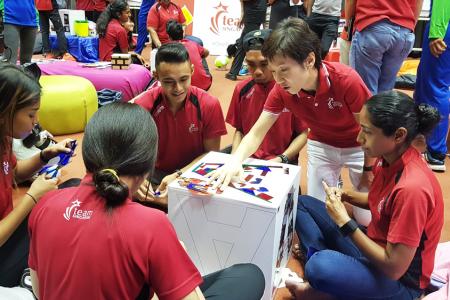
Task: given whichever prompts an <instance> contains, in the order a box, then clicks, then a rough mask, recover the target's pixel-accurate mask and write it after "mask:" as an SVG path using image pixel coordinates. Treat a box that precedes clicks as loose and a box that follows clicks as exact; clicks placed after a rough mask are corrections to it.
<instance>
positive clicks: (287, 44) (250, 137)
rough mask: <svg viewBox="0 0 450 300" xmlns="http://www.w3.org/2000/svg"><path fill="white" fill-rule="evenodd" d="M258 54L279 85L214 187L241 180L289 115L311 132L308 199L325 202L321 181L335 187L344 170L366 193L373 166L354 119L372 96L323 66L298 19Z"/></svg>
mask: <svg viewBox="0 0 450 300" xmlns="http://www.w3.org/2000/svg"><path fill="white" fill-rule="evenodd" d="M299 41H301V43H300V42H299ZM262 53H263V55H264V56H265V57H266V58H267V59H268V60H269V67H270V69H271V70H272V72H273V74H274V78H275V80H276V81H277V84H276V85H275V86H274V88H273V89H272V91H271V92H270V94H269V97H268V99H267V100H266V103H265V106H264V111H263V112H262V113H261V116H260V117H259V119H258V121H256V123H255V125H254V126H253V127H252V129H251V130H250V132H249V133H248V134H247V135H246V136H245V137H244V139H243V140H242V142H241V144H240V145H239V148H238V149H237V151H236V152H235V153H234V155H233V156H232V159H231V160H230V162H229V163H227V164H226V165H225V166H224V167H222V168H221V169H219V170H217V171H216V172H214V173H211V175H210V176H211V177H212V178H218V181H217V182H216V185H217V186H227V185H228V183H229V181H230V180H231V178H232V176H235V175H240V174H241V172H242V167H241V164H242V161H243V160H244V159H246V158H247V157H248V156H250V155H251V154H252V153H254V152H255V151H256V149H257V148H258V147H259V145H260V144H261V142H262V140H263V139H264V136H265V135H266V134H267V132H268V131H269V129H270V128H271V127H272V126H273V124H274V123H275V122H276V121H277V119H278V117H279V116H280V114H281V113H282V112H283V110H285V109H288V110H290V111H291V112H292V113H293V115H294V116H295V117H296V118H298V119H300V120H301V121H302V122H305V123H306V125H307V126H308V127H309V129H310V131H309V134H308V142H307V149H308V170H307V172H308V175H307V177H308V184H307V189H308V195H311V196H313V197H315V198H317V199H320V200H322V201H325V196H326V195H325V191H324V190H323V187H322V180H325V181H326V182H327V183H328V185H330V186H336V185H337V183H338V179H339V174H340V172H341V169H342V167H347V168H348V169H349V173H350V179H351V181H352V184H353V186H354V187H355V188H367V187H368V186H369V184H370V179H371V166H372V164H371V161H369V160H367V161H366V162H364V159H365V158H364V153H363V151H362V149H361V146H360V145H359V144H358V142H357V141H356V138H357V135H358V132H359V128H360V127H359V124H358V122H357V120H356V119H357V117H358V114H359V111H360V110H361V108H362V106H363V104H364V103H365V101H366V100H367V99H368V98H369V96H370V92H369V91H368V90H367V88H366V86H365V85H364V82H362V80H361V78H360V77H359V76H358V74H357V73H356V72H355V71H354V70H352V69H351V68H349V67H347V66H345V65H342V64H339V63H328V62H322V61H321V55H320V40H319V39H318V37H317V35H316V34H315V33H314V32H313V31H311V29H310V28H309V27H308V25H307V24H306V23H305V22H304V21H302V20H300V19H287V20H284V21H282V22H281V23H280V24H279V26H278V27H277V29H276V30H274V31H273V32H272V34H271V35H270V37H269V39H268V40H267V42H266V43H265V44H264V47H263V49H262ZM222 183H223V184H222ZM361 222H362V220H361ZM366 222H367V221H366ZM364 223H365V222H364Z"/></svg>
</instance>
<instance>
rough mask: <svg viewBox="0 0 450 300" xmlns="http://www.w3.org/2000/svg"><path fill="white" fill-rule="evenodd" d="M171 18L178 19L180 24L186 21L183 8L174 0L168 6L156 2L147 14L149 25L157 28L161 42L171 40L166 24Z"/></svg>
mask: <svg viewBox="0 0 450 300" xmlns="http://www.w3.org/2000/svg"><path fill="white" fill-rule="evenodd" d="M169 20H176V21H177V22H178V23H180V24H184V23H185V22H186V19H185V18H184V15H183V12H182V11H181V9H180V8H179V7H178V6H177V5H175V4H174V3H172V2H170V3H169V5H168V6H167V7H165V6H164V5H162V4H159V3H155V5H153V6H152V8H150V11H149V12H148V15H147V27H152V28H154V29H155V31H156V33H157V34H158V37H159V40H160V42H161V44H165V43H168V42H169V36H168V35H167V31H166V24H167V21H169Z"/></svg>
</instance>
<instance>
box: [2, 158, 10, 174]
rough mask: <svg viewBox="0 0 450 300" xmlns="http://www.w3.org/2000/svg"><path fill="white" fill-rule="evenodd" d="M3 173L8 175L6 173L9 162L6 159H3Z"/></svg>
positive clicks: (7, 172)
mask: <svg viewBox="0 0 450 300" xmlns="http://www.w3.org/2000/svg"><path fill="white" fill-rule="evenodd" d="M3 173H4V174H5V175H8V174H9V162H7V161H4V162H3Z"/></svg>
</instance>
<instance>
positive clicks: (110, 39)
mask: <svg viewBox="0 0 450 300" xmlns="http://www.w3.org/2000/svg"><path fill="white" fill-rule="evenodd" d="M130 16H131V11H130V8H129V7H128V4H127V2H126V1H125V0H115V1H112V2H111V3H110V4H109V5H108V6H107V7H106V9H105V11H103V12H102V13H101V15H100V16H99V17H98V20H97V34H98V36H99V45H98V46H99V59H100V60H101V61H110V60H111V55H112V54H113V53H128V32H129V29H130V27H129V26H126V27H125V26H124V25H125V24H126V23H127V22H128V21H129V18H130Z"/></svg>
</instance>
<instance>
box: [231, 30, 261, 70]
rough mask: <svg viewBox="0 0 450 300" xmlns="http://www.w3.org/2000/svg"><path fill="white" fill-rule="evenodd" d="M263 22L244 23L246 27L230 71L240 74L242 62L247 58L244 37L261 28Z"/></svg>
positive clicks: (237, 45)
mask: <svg viewBox="0 0 450 300" xmlns="http://www.w3.org/2000/svg"><path fill="white" fill-rule="evenodd" d="M261 24H262V22H259V23H250V22H249V23H244V28H243V29H242V33H241V37H240V38H239V39H238V40H237V43H236V47H237V51H236V55H235V56H234V59H233V63H232V64H231V68H230V71H229V73H230V74H233V75H236V76H237V75H238V73H239V71H240V70H241V67H242V63H243V62H244V59H245V51H244V49H243V48H242V42H243V39H244V36H245V35H246V34H247V33H249V32H251V31H253V30H257V29H259V27H261Z"/></svg>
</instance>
